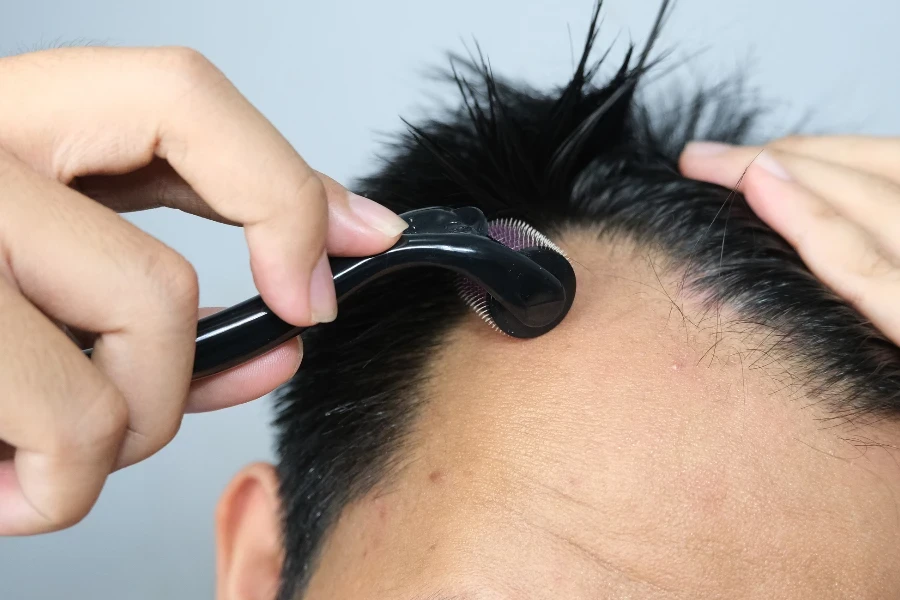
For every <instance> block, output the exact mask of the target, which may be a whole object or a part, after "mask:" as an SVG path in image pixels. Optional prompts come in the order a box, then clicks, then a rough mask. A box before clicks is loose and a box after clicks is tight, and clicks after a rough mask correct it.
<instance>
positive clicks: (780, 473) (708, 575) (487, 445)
mask: <svg viewBox="0 0 900 600" xmlns="http://www.w3.org/2000/svg"><path fill="white" fill-rule="evenodd" d="M664 14H665V7H664V9H663V12H662V16H661V18H660V20H662V17H663V16H664ZM596 17H597V15H596V14H595V15H594V20H593V21H592V25H591V28H590V31H591V35H590V37H589V40H588V43H587V46H586V48H585V51H584V54H583V57H582V60H581V61H580V63H579V65H578V67H577V69H576V71H575V74H574V76H573V78H572V79H571V81H570V82H568V83H567V84H566V85H565V86H563V87H561V88H560V89H557V90H553V91H549V92H546V93H543V92H537V91H534V90H531V89H527V88H525V87H523V86H518V85H513V84H511V83H508V82H504V81H501V80H499V79H497V78H495V77H494V75H493V74H492V73H491V72H490V70H489V69H488V68H487V67H486V66H485V64H484V63H483V62H481V61H475V62H465V61H459V60H456V61H455V63H454V64H455V65H456V68H455V70H454V76H453V77H454V80H455V82H456V83H457V84H458V88H459V90H460V92H461V93H462V96H463V103H462V108H461V109H460V110H458V111H455V112H452V113H450V114H448V115H446V116H443V117H439V118H436V119H435V120H433V121H431V122H426V123H422V124H419V125H416V126H411V128H410V130H409V132H408V133H407V134H405V135H404V136H402V137H401V138H400V140H399V141H398V143H397V144H396V146H395V147H394V148H393V149H392V154H391V155H390V157H389V158H388V159H387V161H386V162H385V164H384V166H383V168H382V169H381V170H380V171H379V172H378V173H376V174H375V175H373V176H371V177H369V178H367V179H365V180H364V181H362V182H361V184H360V185H359V186H358V187H359V190H360V191H361V192H363V193H365V194H366V195H368V196H369V197H370V198H373V199H375V200H378V201H379V202H381V203H383V204H385V205H387V206H389V207H391V208H393V209H395V210H397V211H405V210H411V209H414V208H421V207H425V206H432V205H451V206H465V205H474V206H478V207H479V208H481V209H482V210H483V211H484V212H485V213H486V214H487V215H488V216H489V217H516V218H522V219H524V220H526V221H528V222H529V223H531V224H532V225H534V226H536V227H537V228H538V229H539V230H541V231H542V232H544V233H546V234H548V235H549V236H550V237H551V238H552V239H553V240H554V242H555V243H557V244H558V245H560V246H561V247H562V248H563V249H564V250H565V251H566V252H567V254H568V255H569V256H570V258H571V259H572V262H573V266H574V268H575V272H576V277H577V280H578V294H577V297H576V299H575V303H574V305H573V307H572V309H571V311H570V313H569V315H568V316H567V317H566V319H565V320H564V321H563V322H562V323H561V324H560V325H559V326H558V327H556V328H555V329H554V330H553V331H551V332H550V333H548V334H546V335H544V336H542V337H539V338H536V339H532V340H527V341H523V340H516V339H512V338H507V337H504V336H502V335H501V334H498V333H496V332H494V331H493V330H492V329H491V328H490V327H488V326H486V325H485V324H484V323H482V322H481V320H480V319H479V318H478V317H477V316H476V315H474V314H472V313H471V312H470V311H468V309H467V308H466V307H465V306H464V305H463V303H462V302H461V301H460V299H459V297H458V296H457V294H456V291H455V287H454V277H453V276H452V275H450V274H448V273H446V272H442V271H432V270H421V271H407V272H403V273H398V274H396V275H395V276H393V277H391V278H390V279H388V280H383V281H380V282H377V283H375V284H373V285H371V286H370V287H368V288H366V289H365V290H364V291H362V292H360V293H358V294H357V295H356V296H355V297H353V298H352V299H351V300H349V301H347V302H346V303H345V304H342V306H341V309H340V311H341V312H340V316H339V318H338V319H337V321H336V322H335V323H332V324H329V325H327V326H323V327H319V328H316V329H314V330H312V331H310V332H309V335H307V336H306V337H305V338H304V344H305V357H304V362H303V366H302V367H301V369H300V372H299V373H298V374H297V375H296V376H295V378H294V379H293V381H291V382H290V383H289V384H288V385H286V386H285V387H284V388H283V389H282V390H281V391H280V393H279V396H278V399H277V417H276V420H275V427H276V430H277V439H278V444H277V447H278V455H279V463H278V464H277V465H275V466H271V465H261V464H260V465H253V466H251V467H248V469H246V470H245V471H244V472H242V473H241V474H240V475H238V476H237V477H236V478H235V480H234V481H233V482H232V484H231V486H230V487H229V489H228V490H227V491H226V493H225V495H224V496H223V500H222V502H221V504H220V509H219V514H218V531H219V549H220V556H219V591H220V597H221V598H223V599H227V600H263V599H265V600H274V599H275V598H280V600H293V599H295V598H297V599H299V598H303V599H305V600H334V599H341V600H343V599H347V598H353V599H356V598H359V599H363V598H364V599H366V600H451V599H454V600H464V599H473V600H474V599H494V598H497V599H500V598H503V599H510V598H512V599H520V598H521V599H523V600H524V599H528V600H532V599H544V598H546V599H550V598H567V599H572V600H580V599H584V600H589V599H590V600H593V599H595V598H610V599H616V600H618V599H629V598H641V599H657V598H658V599H660V600H663V599H665V600H669V599H680V598H685V599H687V598H691V599H693V598H771V597H776V598H790V599H794V600H799V599H806V598H809V599H821V598H860V599H866V598H872V599H876V598H888V597H898V596H900V569H898V568H897V565H898V564H900V563H898V558H897V555H898V551H900V506H898V502H897V498H898V497H900V467H898V463H897V462H895V449H896V447H897V445H898V444H900V424H898V422H897V416H898V415H900V400H898V398H897V395H898V390H900V351H898V349H897V348H895V347H893V346H892V345H891V344H890V343H889V342H887V341H886V340H885V339H883V338H882V337H881V336H880V335H879V334H878V333H877V332H876V331H875V330H873V328H872V327H871V326H870V325H869V324H868V323H867V322H866V321H865V320H864V319H862V318H861V317H860V316H859V315H858V314H857V313H855V312H854V311H853V310H852V309H851V308H850V307H848V306H847V305H846V304H845V303H843V302H842V301H841V300H840V299H838V298H837V297H835V296H834V295H833V294H832V293H831V292H829V291H828V290H827V289H826V288H825V287H823V285H822V284H820V283H819V282H818V281H817V280H816V279H815V278H814V277H813V276H812V275H811V274H810V273H809V272H808V271H807V270H806V268H805V267H804V266H803V264H802V262H801V261H800V259H799V257H798V256H797V255H796V253H795V252H794V251H793V250H792V249H791V248H790V247H789V246H788V245H787V244H786V243H785V242H784V241H783V240H782V239H781V238H779V236H778V235H776V234H775V233H774V232H772V231H771V230H770V229H769V228H767V227H766V226H765V225H764V224H763V223H762V222H761V221H759V219H757V218H756V217H755V216H754V215H753V214H752V212H751V211H750V209H749V208H748V206H747V205H746V203H745V202H744V200H743V198H742V197H741V196H740V195H739V194H735V193H732V192H731V191H730V190H729V189H725V188H721V187H718V186H715V185H710V184H705V183H700V182H696V181H690V180H687V179H685V178H684V177H682V176H681V175H680V174H679V172H678V168H677V167H678V165H677V157H678V154H679V152H680V150H681V148H682V147H683V145H684V143H685V142H686V141H688V140H690V139H692V138H695V137H699V138H705V139H711V140H718V141H728V142H741V141H744V140H745V138H746V137H747V136H748V135H750V134H751V132H752V127H753V124H754V120H755V112H754V110H753V108H754V107H752V106H749V107H748V106H746V104H745V103H744V102H743V101H742V99H741V98H740V97H739V96H738V95H735V94H729V93H728V91H727V89H726V88H724V87H718V88H716V89H715V90H706V91H700V92H698V93H697V94H696V95H694V96H692V97H689V98H688V99H687V101H685V102H684V103H682V104H681V105H679V106H672V105H667V106H662V107H657V110H654V109H653V107H650V106H647V105H645V104H643V103H642V102H641V100H640V98H639V97H638V95H637V91H638V88H639V83H640V81H641V78H642V76H643V75H644V74H645V72H646V71H647V70H648V69H649V61H648V59H647V57H648V52H649V50H650V47H651V46H652V41H653V40H654V39H655V37H656V33H657V31H658V27H657V28H656V29H654V31H653V33H652V34H651V36H650V42H649V43H648V44H647V45H646V47H645V49H644V50H643V51H642V52H640V55H639V56H632V54H631V53H630V54H629V57H628V59H626V62H625V64H623V65H621V68H619V69H617V70H614V72H613V74H612V75H611V76H607V77H605V78H603V79H602V80H601V77H600V76H599V74H598V73H599V69H600V68H601V67H605V66H606V65H604V64H603V63H602V61H597V62H592V60H591V50H592V45H593V41H594V34H595V32H596Z"/></svg>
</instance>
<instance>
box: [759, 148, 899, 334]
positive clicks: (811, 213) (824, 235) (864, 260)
mask: <svg viewBox="0 0 900 600" xmlns="http://www.w3.org/2000/svg"><path fill="white" fill-rule="evenodd" d="M763 157H765V155H763ZM767 165H769V166H771V163H770V162H769V161H768V160H761V161H757V162H755V163H754V164H753V165H752V166H751V167H750V168H749V170H748V172H747V175H746V177H745V178H744V181H743V186H742V187H743V192H744V195H745V196H746V198H747V202H748V203H749V204H750V205H751V206H752V208H753V210H754V211H755V212H756V214H757V215H759V217H760V218H761V219H762V220H763V221H765V222H766V223H767V224H768V225H769V226H770V227H772V229H774V230H775V231H777V232H778V233H779V234H780V235H781V236H782V237H783V238H784V239H785V240H787V242H788V243H790V244H791V245H792V246H793V247H794V248H795V249H796V250H797V252H798V253H799V255H800V257H801V258H802V259H803V261H804V262H805V263H806V265H807V266H808V267H809V269H810V270H811V271H812V272H813V274H815V275H816V277H818V278H819V279H820V280H821V281H822V282H823V283H824V284H825V285H827V286H828V287H829V288H831V289H832V290H833V291H834V292H835V293H836V294H838V295H839V296H840V297H842V298H843V299H844V300H846V301H847V302H849V303H850V304H852V305H853V306H854V307H855V308H856V309H857V310H858V311H859V312H860V313H862V314H863V315H865V316H866V317H867V318H868V319H869V320H871V322H872V324H873V325H875V326H876V327H877V328H878V329H879V330H881V332H882V333H884V335H886V336H887V337H888V338H890V339H891V340H893V341H894V342H895V343H898V344H900V312H898V311H897V310H896V306H897V303H898V301H900V264H898V262H897V261H896V260H895V259H894V258H893V257H892V256H890V255H887V254H885V252H884V251H883V250H882V248H881V247H880V246H879V245H878V243H877V242H876V241H875V240H874V238H872V237H871V236H869V235H868V234H867V233H866V232H865V231H864V230H863V229H862V228H861V227H859V226H858V225H856V224H855V223H853V222H851V221H850V220H848V219H847V218H846V217H844V216H843V215H841V214H840V213H839V212H837V211H836V210H835V209H834V207H833V206H832V205H831V204H830V203H829V202H828V201H826V200H825V199H824V198H822V197H820V196H818V195H816V194H815V193H814V192H812V191H811V190H810V189H809V188H807V187H805V186H803V185H800V184H798V183H797V182H794V181H791V180H788V179H784V174H783V173H781V172H779V171H778V170H777V168H774V169H773V170H768V169H767V168H766V166H767Z"/></svg>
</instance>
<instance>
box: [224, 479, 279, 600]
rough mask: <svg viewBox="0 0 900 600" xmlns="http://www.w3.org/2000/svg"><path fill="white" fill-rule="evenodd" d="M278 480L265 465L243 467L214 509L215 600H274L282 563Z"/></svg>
mask: <svg viewBox="0 0 900 600" xmlns="http://www.w3.org/2000/svg"><path fill="white" fill-rule="evenodd" d="M280 515H281V502H280V499H279V496H278V476H277V474H276V472H275V468H274V467H273V466H272V465H270V464H265V463H257V464H253V465H250V466H248V467H246V468H245V469H243V470H242V471H241V472H240V473H238V475H237V476H236V477H235V478H234V479H233V480H232V481H231V483H230V484H229V485H228V488H226V490H225V492H224V493H223V494H222V497H221V498H220V500H219V506H218V508H217V510H216V553H217V558H216V590H217V595H216V597H217V599H218V600H275V598H276V596H277V595H278V586H279V581H280V577H281V567H282V564H283V563H284V551H283V548H282V542H281V516H280Z"/></svg>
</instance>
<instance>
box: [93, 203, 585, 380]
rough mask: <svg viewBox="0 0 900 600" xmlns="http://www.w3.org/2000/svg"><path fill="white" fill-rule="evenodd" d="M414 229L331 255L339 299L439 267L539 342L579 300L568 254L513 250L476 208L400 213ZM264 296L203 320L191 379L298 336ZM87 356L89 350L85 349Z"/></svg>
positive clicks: (501, 323) (512, 329)
mask: <svg viewBox="0 0 900 600" xmlns="http://www.w3.org/2000/svg"><path fill="white" fill-rule="evenodd" d="M401 217H403V218H404V219H405V220H406V221H407V222H408V223H409V228H408V229H407V230H406V231H405V232H404V233H403V235H402V236H401V237H400V240H399V241H398V242H397V243H396V244H395V245H394V246H393V247H391V248H390V249H388V250H387V251H385V252H383V253H381V254H376V255H375V256H369V257H364V258H332V259H331V260H330V263H331V270H332V273H333V275H334V285H335V290H336V292H337V298H338V302H340V301H341V299H343V298H345V297H347V296H348V295H350V294H352V293H353V292H354V291H356V290H357V289H359V288H360V287H362V286H364V285H365V284H366V283H368V282H370V281H372V280H373V279H376V278H378V277H381V276H383V275H386V274H388V273H391V272H394V271H397V270H399V269H406V268H409V267H416V266H428V267H442V268H445V269H449V270H451V271H455V272H457V273H459V274H461V275H464V276H466V277H468V278H469V279H470V280H472V281H474V282H475V283H477V284H478V285H480V286H481V287H483V288H484V289H485V290H486V291H487V293H488V294H489V295H490V298H491V300H490V302H491V313H492V316H493V317H494V320H495V322H496V323H497V326H498V327H500V328H501V329H502V330H503V331H505V332H506V333H508V334H509V335H512V336H514V337H535V336H537V335H541V334H542V333H546V332H547V331H549V330H550V329H552V328H553V327H555V326H556V324H558V323H559V322H560V321H561V320H562V319H563V317H565V315H566V313H567V312H568V310H569V307H570V306H571V304H572V300H573V299H574V295H575V274H574V271H573V270H572V267H571V265H569V263H568V261H567V260H566V259H565V257H563V256H561V255H559V254H558V253H556V252H554V251H553V250H550V249H547V248H526V249H524V250H522V251H521V252H516V251H515V250H512V249H510V248H507V247H506V246H504V245H503V244H500V243H499V242H496V241H494V240H492V239H491V238H489V237H488V236H487V220H486V219H485V217H484V215H483V214H482V213H481V211H480V210H478V209H477V208H472V207H465V208H458V209H450V208H427V209H421V210H416V211H412V212H409V213H405V214H403V215H401ZM303 329H304V328H302V327H295V326H293V325H291V324H289V323H286V322H285V321H282V320H281V319H279V318H278V317H277V316H275V314H274V313H273V312H272V311H271V310H270V309H269V307H268V306H266V304H265V303H264V302H263V300H262V298H260V297H259V296H257V297H255V298H251V299H250V300H247V301H245V302H242V303H240V304H237V305H235V306H232V307H231V308H229V309H226V310H223V311H221V312H219V313H216V314H214V315H211V316H209V317H205V318H203V319H200V322H199V323H198V326H197V350H196V354H195V358H194V378H195V379H198V378H201V377H206V376H209V375H213V374H215V373H219V372H221V371H224V370H226V369H229V368H231V367H234V366H237V365H239V364H241V363H243V362H246V361H248V360H250V359H252V358H254V357H257V356H259V355H261V354H263V353H265V352H268V351H269V350H271V349H273V348H275V347H277V346H279V345H280V344H282V343H284V342H286V341H287V340H289V339H291V338H294V337H296V336H297V335H299V334H300V333H301V332H302V331H303ZM85 353H86V354H88V355H90V350H85Z"/></svg>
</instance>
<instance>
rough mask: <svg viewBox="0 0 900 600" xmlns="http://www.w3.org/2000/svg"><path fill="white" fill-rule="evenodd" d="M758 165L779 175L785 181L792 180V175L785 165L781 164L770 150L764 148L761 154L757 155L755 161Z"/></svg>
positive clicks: (776, 175)
mask: <svg viewBox="0 0 900 600" xmlns="http://www.w3.org/2000/svg"><path fill="white" fill-rule="evenodd" d="M754 162H755V163H756V164H757V165H759V166H760V167H762V168H763V169H765V170H766V171H768V172H769V173H771V174H772V175H774V176H775V177H777V178H778V179H783V180H784V181H790V180H791V176H790V174H789V173H788V172H787V170H785V168H784V167H782V166H781V163H779V162H778V161H777V160H775V157H774V156H772V154H771V153H770V152H769V151H768V150H763V151H762V152H760V154H759V156H757V157H756V160H755V161H754Z"/></svg>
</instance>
